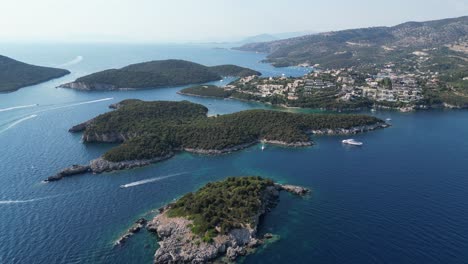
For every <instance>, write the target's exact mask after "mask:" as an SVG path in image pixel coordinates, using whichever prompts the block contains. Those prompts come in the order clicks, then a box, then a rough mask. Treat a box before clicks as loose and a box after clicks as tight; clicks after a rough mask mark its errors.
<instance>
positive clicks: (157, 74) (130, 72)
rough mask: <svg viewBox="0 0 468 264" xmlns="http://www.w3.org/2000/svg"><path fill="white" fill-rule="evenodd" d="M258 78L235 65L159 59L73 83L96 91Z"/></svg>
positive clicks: (80, 79) (107, 71)
mask: <svg viewBox="0 0 468 264" xmlns="http://www.w3.org/2000/svg"><path fill="white" fill-rule="evenodd" d="M246 74H247V75H249V74H250V75H260V73H259V72H256V71H253V70H250V69H247V68H243V67H239V66H235V65H221V66H214V67H207V66H204V65H201V64H198V63H194V62H189V61H184V60H161V61H150V62H144V63H137V64H132V65H129V66H126V67H124V68H121V69H110V70H105V71H101V72H97V73H93V74H90V75H87V76H84V77H81V78H78V79H77V80H76V81H75V82H77V83H85V84H87V85H89V86H90V87H91V89H95V88H94V87H96V86H102V85H107V86H110V87H109V89H116V88H136V89H142V88H158V87H165V86H178V85H186V84H195V83H205V82H210V81H216V80H220V79H221V78H222V76H240V77H242V76H244V75H246Z"/></svg>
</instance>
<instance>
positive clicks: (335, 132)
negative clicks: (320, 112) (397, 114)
mask: <svg viewBox="0 0 468 264" xmlns="http://www.w3.org/2000/svg"><path fill="white" fill-rule="evenodd" d="M389 126H390V124H387V123H385V122H381V123H376V124H373V125H366V126H357V127H351V128H336V129H315V130H310V131H309V133H311V134H314V135H353V134H358V133H363V132H368V131H373V130H376V129H380V128H387V127H389Z"/></svg>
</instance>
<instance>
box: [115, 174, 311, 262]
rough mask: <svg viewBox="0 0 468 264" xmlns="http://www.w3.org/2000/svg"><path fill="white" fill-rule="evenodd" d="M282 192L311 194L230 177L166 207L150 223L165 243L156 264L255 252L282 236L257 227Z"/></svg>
mask: <svg viewBox="0 0 468 264" xmlns="http://www.w3.org/2000/svg"><path fill="white" fill-rule="evenodd" d="M280 191H287V192H290V193H292V194H294V195H298V196H304V195H306V194H308V193H309V189H307V188H304V187H300V186H294V185H282V184H278V183H274V182H273V181H272V180H270V179H266V178H261V177H258V176H243V177H228V178H226V179H224V180H221V181H218V182H212V183H208V184H206V185H205V186H204V187H202V188H200V189H199V190H198V191H196V192H193V193H192V192H191V193H188V194H186V195H184V196H183V197H181V198H180V199H178V200H177V201H175V202H174V203H171V204H168V205H166V206H164V207H163V208H160V209H159V214H158V215H157V216H156V217H154V218H153V219H152V220H150V221H148V222H147V224H146V228H147V229H148V230H149V231H151V232H154V233H156V234H157V236H158V237H159V240H160V242H159V244H160V247H159V248H158V249H157V251H156V254H155V255H154V261H155V263H207V262H210V261H213V260H221V261H223V259H222V258H224V260H229V261H234V260H235V259H236V258H237V257H239V256H245V255H247V254H250V253H253V252H254V251H255V249H256V248H257V247H260V246H261V245H263V244H266V243H269V242H270V240H271V239H272V238H273V239H274V238H276V237H275V236H274V235H272V234H265V235H263V236H258V235H257V228H258V224H259V220H260V217H261V216H263V215H266V214H267V212H269V211H270V210H271V209H272V208H274V207H275V206H276V204H277V203H278V202H279V193H280ZM139 222H140V223H146V220H143V221H139ZM130 235H132V232H131V233H130ZM130 235H127V236H125V239H127V238H128V237H129V236H130ZM125 239H123V240H122V239H121V240H119V244H122V243H123V242H124V241H125ZM276 239H277V238H276ZM181 242H182V243H181Z"/></svg>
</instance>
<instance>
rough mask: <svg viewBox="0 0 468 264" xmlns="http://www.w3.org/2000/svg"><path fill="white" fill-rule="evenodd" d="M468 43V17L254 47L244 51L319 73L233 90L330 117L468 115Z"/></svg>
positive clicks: (257, 82) (261, 81) (247, 84)
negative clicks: (395, 112) (388, 111)
mask: <svg viewBox="0 0 468 264" xmlns="http://www.w3.org/2000/svg"><path fill="white" fill-rule="evenodd" d="M467 35H468V16H464V17H459V18H449V19H442V20H435V21H426V22H407V23H403V24H400V25H396V26H393V27H371V28H360V29H349V30H342V31H334V32H324V33H320V34H312V35H307V36H301V37H296V38H290V39H284V40H277V41H272V42H262V43H250V44H246V45H244V46H242V47H238V48H237V49H240V50H243V51H253V52H264V53H267V54H268V55H267V58H266V60H265V61H264V62H268V63H271V64H273V65H274V66H276V67H283V66H299V67H307V68H309V69H311V70H313V73H312V74H308V75H306V76H304V77H303V78H299V79H295V78H287V79H286V80H284V79H280V78H275V79H274V80H271V81H269V80H266V81H265V80H264V79H259V78H257V79H256V80H253V81H252V82H250V81H244V82H238V83H235V84H233V86H234V87H233V89H234V90H236V91H238V92H242V93H243V95H244V96H245V97H246V98H251V99H248V100H259V99H260V100H263V101H266V102H270V103H273V104H284V105H289V106H298V107H312V108H317V107H318V108H325V109H330V110H346V109H363V108H392V109H399V110H401V111H411V110H417V109H429V108H468V39H467V37H466V36H467ZM296 81H297V82H298V83H295V82H296ZM293 84H294V85H293ZM259 97H260V98H259Z"/></svg>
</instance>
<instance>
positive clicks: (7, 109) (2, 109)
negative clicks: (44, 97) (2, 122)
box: [0, 104, 38, 112]
mask: <svg viewBox="0 0 468 264" xmlns="http://www.w3.org/2000/svg"><path fill="white" fill-rule="evenodd" d="M35 106H38V104H31V105H20V106H12V107H8V108H0V112H6V111H11V110H15V109H22V108H29V107H35Z"/></svg>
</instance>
